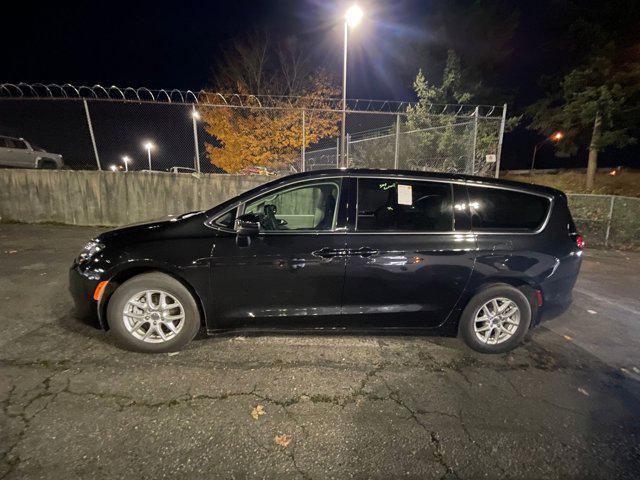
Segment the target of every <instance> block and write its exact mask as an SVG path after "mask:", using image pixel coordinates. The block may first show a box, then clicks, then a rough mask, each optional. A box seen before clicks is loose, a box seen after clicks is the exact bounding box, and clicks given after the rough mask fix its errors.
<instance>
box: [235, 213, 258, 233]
mask: <svg viewBox="0 0 640 480" xmlns="http://www.w3.org/2000/svg"><path fill="white" fill-rule="evenodd" d="M235 231H236V233H237V234H238V235H239V236H243V237H255V236H256V235H258V233H260V217H259V216H258V214H257V213H245V214H244V215H240V216H239V217H238V218H236V223H235Z"/></svg>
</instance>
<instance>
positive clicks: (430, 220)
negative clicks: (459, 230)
mask: <svg viewBox="0 0 640 480" xmlns="http://www.w3.org/2000/svg"><path fill="white" fill-rule="evenodd" d="M356 229H357V230H358V231H359V232H449V231H451V230H453V207H452V194H451V185H449V184H448V183H439V182H423V181H419V180H402V179H383V178H359V179H358V217H357V224H356Z"/></svg>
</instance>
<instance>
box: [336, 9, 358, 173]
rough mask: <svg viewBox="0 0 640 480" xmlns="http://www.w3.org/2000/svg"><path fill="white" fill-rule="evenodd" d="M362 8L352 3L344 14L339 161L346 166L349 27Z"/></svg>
mask: <svg viewBox="0 0 640 480" xmlns="http://www.w3.org/2000/svg"><path fill="white" fill-rule="evenodd" d="M362 15H363V13H362V9H361V8H360V7H359V6H358V5H352V6H351V7H349V9H348V10H347V13H346V14H345V16H344V52H343V59H342V126H341V128H340V161H341V163H342V166H343V167H346V166H347V158H346V152H347V51H348V49H349V27H351V28H353V27H355V26H356V25H358V23H360V20H362Z"/></svg>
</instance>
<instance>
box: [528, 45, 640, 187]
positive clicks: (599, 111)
mask: <svg viewBox="0 0 640 480" xmlns="http://www.w3.org/2000/svg"><path fill="white" fill-rule="evenodd" d="M626 53H628V52H625V53H623V52H616V48H615V45H614V44H609V45H607V47H605V48H604V49H602V50H601V51H599V52H597V53H596V54H594V55H593V56H592V57H591V58H589V59H588V60H587V61H585V63H584V64H582V65H580V66H578V67H576V68H574V69H573V70H572V71H570V72H569V73H568V74H567V75H565V76H564V77H563V78H562V80H561V81H560V84H559V86H558V87H557V88H555V89H552V90H550V91H549V92H548V93H547V95H546V97H544V98H543V99H541V100H539V101H538V102H536V103H535V104H533V105H532V106H531V107H529V109H528V115H529V116H530V117H531V128H533V129H534V130H536V131H538V132H539V133H541V134H544V135H549V134H550V133H551V131H553V130H556V129H561V130H563V131H564V133H565V140H563V141H562V142H561V143H560V145H559V148H560V149H561V151H563V152H564V153H573V152H575V151H576V150H577V148H578V147H580V146H585V147H587V148H588V150H589V160H588V164H587V178H586V187H587V189H589V190H590V189H592V188H593V185H594V177H595V172H596V169H597V165H598V152H600V151H602V149H604V148H606V147H609V146H614V147H623V146H625V145H629V144H633V143H635V142H636V138H634V137H633V136H632V135H631V134H630V132H629V125H630V124H629V122H628V120H627V118H628V117H627V116H626V115H625V113H626V112H625V111H626V110H627V109H630V107H631V104H632V102H635V101H636V100H637V98H636V96H637V94H638V92H640V62H638V61H637V60H634V59H633V57H632V56H627V55H626ZM628 58H631V59H632V60H627V59H628Z"/></svg>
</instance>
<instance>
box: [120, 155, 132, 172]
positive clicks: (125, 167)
mask: <svg viewBox="0 0 640 480" xmlns="http://www.w3.org/2000/svg"><path fill="white" fill-rule="evenodd" d="M122 161H123V162H124V171H125V172H128V171H129V162H130V161H131V159H130V158H129V156H128V155H125V156H124V157H122Z"/></svg>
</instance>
